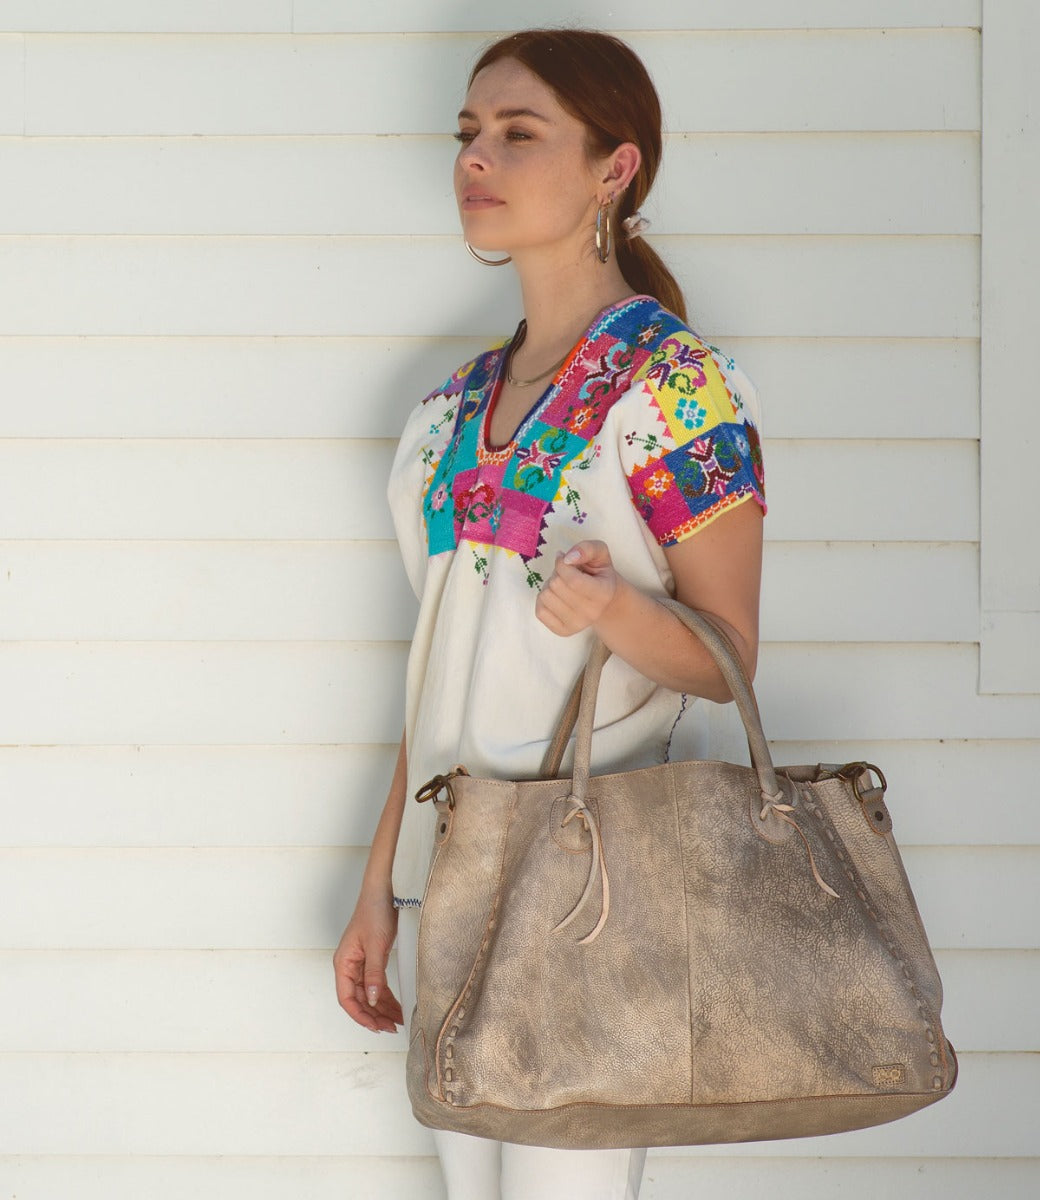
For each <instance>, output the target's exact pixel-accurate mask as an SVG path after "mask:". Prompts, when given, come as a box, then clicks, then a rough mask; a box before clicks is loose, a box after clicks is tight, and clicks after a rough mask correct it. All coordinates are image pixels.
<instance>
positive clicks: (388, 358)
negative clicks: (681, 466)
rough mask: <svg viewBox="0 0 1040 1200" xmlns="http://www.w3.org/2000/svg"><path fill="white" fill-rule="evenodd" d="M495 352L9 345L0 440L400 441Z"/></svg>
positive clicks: (123, 342)
mask: <svg viewBox="0 0 1040 1200" xmlns="http://www.w3.org/2000/svg"><path fill="white" fill-rule="evenodd" d="M490 341H491V339H489V338H487V337H476V338H473V337H468V338H443V339H441V338H387V337H371V338H336V337H328V338H326V337H296V338H292V337H261V338H252V337H248V338H218V337H198V338H191V337H169V338H164V337H116V338H110V337H89V338H81V337H72V338H61V337H57V338H56V337H49V336H46V335H41V336H38V337H26V338H0V434H2V436H5V437H68V438H75V437H89V438H94V437H221V438H225V437H248V438H255V437H261V438H264V437H268V438H285V437H288V438H298V437H304V438H309V437H315V438H343V437H359V438H372V437H376V438H393V439H395V440H396V438H397V436H398V434H399V433H400V432H401V429H402V428H403V427H404V423H405V420H406V419H407V416H408V414H409V412H410V411H411V410H412V409H413V408H414V407H415V405H416V404H417V403H418V402H419V400H421V399H422V397H423V396H425V395H426V393H427V392H429V391H431V390H432V389H433V388H434V387H436V386H438V385H439V384H440V383H441V382H442V381H443V380H445V379H447V377H448V376H449V375H450V374H451V373H452V371H454V370H455V368H456V367H458V366H459V365H460V364H461V363H463V362H466V361H467V359H470V358H473V357H475V356H476V355H477V354H479V353H480V352H481V351H482V350H484V349H485V348H486V347H487V346H488V345H489V344H490ZM957 344H958V343H953V345H957ZM928 357H931V358H939V357H940V356H939V355H938V354H936V355H929V356H928ZM942 357H943V358H946V357H947V356H946V355H942ZM935 367H936V370H939V371H942V370H943V368H942V367H941V366H940V365H939V363H938V362H936V364H935ZM953 373H954V372H953V371H952V370H947V371H946V372H945V374H946V375H952V374H953Z"/></svg>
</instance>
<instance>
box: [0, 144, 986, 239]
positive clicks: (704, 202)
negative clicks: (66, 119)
mask: <svg viewBox="0 0 1040 1200" xmlns="http://www.w3.org/2000/svg"><path fill="white" fill-rule="evenodd" d="M454 152H455V145H454V143H453V142H451V141H450V140H449V139H448V137H447V135H446V134H445V135H441V136H437V137H428V136H427V137H417V136H404V137H394V138H381V137H372V136H354V137H347V136H342V137H337V136H318V137H297V138H287V137H219V136H218V137H162V138H147V137H114V138H113V137H88V138H66V137H54V138H9V139H5V140H4V141H3V142H2V143H0V154H2V155H3V158H4V160H5V161H6V163H7V164H8V169H9V171H10V176H9V178H10V180H11V183H12V186H9V187H7V188H4V189H3V191H2V192H0V232H2V233H8V234H16V233H21V234H27V233H37V234H64V233H69V234H84V233H98V234H108V233H123V234H181V235H183V234H205V235H217V234H282V235H299V234H312V235H313V234H347V235H358V236H365V235H369V236H379V235H384V236H385V235H426V234H443V235H445V236H451V235H453V234H457V233H458V228H459V223H458V216H457V213H456V209H455V204H454V202H453V199H452V194H451V164H452V159H453V156H454ZM348 161H349V162H350V164H351V169H350V171H344V169H343V164H344V162H348ZM664 163H665V166H664V169H663V170H662V173H661V176H660V178H659V181H658V183H657V184H656V186H655V189H654V192H653V193H652V196H651V199H650V200H649V201H648V202H647V203H644V205H643V211H644V213H646V214H647V215H648V216H649V217H650V218H651V220H652V222H653V228H654V229H655V231H659V232H661V233H687V234H715V233H719V234H729V233H738V234H752V233H761V234H803V233H809V232H811V233H814V234H902V235H906V234H914V233H921V234H977V233H978V232H979V225H980V214H979V139H978V136H977V135H976V134H973V133H945V134H941V133H916V134H915V133H891V134H884V133H863V134H850V133H841V134H832V133H817V134H806V133H779V134H778V133H773V134H740V135H734V134H685V135H683V134H676V135H673V136H671V137H669V138H668V139H667V140H666V144H665V150H664ZM359 178H363V179H368V180H372V181H373V184H372V186H373V187H377V188H378V190H379V195H380V203H379V204H378V205H373V204H372V203H371V191H370V189H369V188H359V187H358V186H357V180H358V179H359ZM763 178H766V179H769V180H770V186H769V187H768V188H763V187H762V186H761V181H762V179H763ZM417 179H418V180H423V181H424V186H423V187H422V188H417V187H416V186H415V181H416V180H417ZM892 179H898V180H899V188H898V189H897V190H896V191H895V192H894V193H893V190H892V187H891V180H892ZM691 195H696V196H697V204H696V205H693V204H691V203H690V196H691Z"/></svg>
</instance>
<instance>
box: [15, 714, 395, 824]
mask: <svg viewBox="0 0 1040 1200" xmlns="http://www.w3.org/2000/svg"><path fill="white" fill-rule="evenodd" d="M398 737H400V733H398ZM396 758H397V747H396V745H387V746H369V745H345V746H332V745H330V746H317V745H312V746H140V745H138V746H5V747H0V811H2V814H3V816H2V819H0V841H2V843H3V844H4V845H7V846H52V847H55V846H240V845H241V844H242V843H243V841H246V842H248V843H249V845H251V846H272V847H277V846H367V845H368V844H369V843H370V842H371V840H372V835H373V833H374V832H375V827H376V822H377V820H378V818H379V814H380V812H381V811H382V806H383V800H384V798H385V796H386V793H387V789H388V787H389V785H390V777H391V775H392V774H393V769H394V762H395V760H396Z"/></svg>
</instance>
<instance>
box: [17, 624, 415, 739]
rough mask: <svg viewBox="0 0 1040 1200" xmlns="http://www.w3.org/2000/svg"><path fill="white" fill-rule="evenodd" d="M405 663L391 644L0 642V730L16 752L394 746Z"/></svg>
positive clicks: (399, 648) (402, 650)
mask: <svg viewBox="0 0 1040 1200" xmlns="http://www.w3.org/2000/svg"><path fill="white" fill-rule="evenodd" d="M404 666H405V648H404V647H403V646H401V645H397V644H394V645H389V644H385V643H382V644H379V643H377V644H372V643H365V642H358V643H340V642H238V643H232V642H188V643H183V644H180V645H177V644H174V643H153V642H118V643H102V642H87V643H64V644H62V643H54V642H50V643H48V642H21V643H19V642H14V643H10V644H4V643H0V667H2V670H0V677H2V678H3V679H4V681H5V686H4V690H3V692H0V727H2V728H3V729H4V737H5V740H6V741H7V742H8V743H9V744H16V745H17V744H19V743H25V744H28V745H44V744H46V745H51V744H55V743H57V744H70V745H75V744H101V745H111V744H117V745H124V744H127V743H140V742H148V743H159V744H171V743H185V742H186V743H189V744H192V745H223V744H228V743H232V744H233V743H260V744H262V745H266V744H275V745H284V744H287V743H297V742H319V743H333V744H338V743H341V742H362V743H365V742H374V743H388V742H393V741H398V740H399V739H400V730H401V723H402V714H403V712H404V707H403V706H404Z"/></svg>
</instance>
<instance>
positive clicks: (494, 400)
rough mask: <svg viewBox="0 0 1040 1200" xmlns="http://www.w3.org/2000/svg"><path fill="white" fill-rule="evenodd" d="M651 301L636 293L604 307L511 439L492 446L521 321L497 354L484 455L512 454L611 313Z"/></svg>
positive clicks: (484, 433) (482, 432)
mask: <svg viewBox="0 0 1040 1200" xmlns="http://www.w3.org/2000/svg"><path fill="white" fill-rule="evenodd" d="M652 299H653V297H652V296H644V295H641V294H633V295H631V296H626V297H625V298H624V299H623V300H616V301H615V302H614V303H613V304H608V305H607V307H606V308H601V309H600V311H599V312H598V313H597V314H596V315H595V317H593V319H592V322H591V324H590V325H589V326H588V327H587V328H586V329H585V332H584V333H583V334H582V335H581V337H579V338H578V340H577V341H576V342H575V343H574V345H573V346H572V347H571V349H570V351H569V352H568V354H567V357H566V358H565V359H564V360H563V362H562V363H561V364H560V365H559V366H558V367H557V368H556V370H555V371H554V372H553V376H552V378H551V379H550V380H549V382H548V383H547V384H546V386H545V387H544V388H543V389H542V391H541V392H540V393H539V395H538V398H537V399H536V400H535V401H534V403H533V404H532V405H531V407H530V408H528V410H527V412H526V413H524V415H523V416H522V417H521V418H520V420H519V422H518V423H517V426H516V428H515V429H514V430H513V433H512V436H511V437H510V438H509V440H508V441H506V442H503V443H502V444H501V445H499V446H493V445H492V444H491V419H492V417H493V416H494V413H495V406H496V405H497V404H498V397H499V395H500V393H501V391H502V383H503V380H504V378H505V369H506V363H507V362H508V361H509V353H510V351H511V349H512V347H513V343H514V342H515V341H516V339H517V336H518V335H519V333H520V329H521V326H522V325H523V323H524V318H521V320H520V323H519V324H518V325H517V327H516V331H515V332H514V334H513V336H512V337H511V338H510V339H509V341H508V342H506V343H505V345H504V346H502V348H501V350H500V351H499V354H498V362H497V364H496V366H495V377H494V381H493V383H492V385H491V394H490V395H489V396H488V400H487V404H486V405H485V406H484V417H483V420H482V422H481V428H480V443H481V446H482V448H483V450H484V452H485V453H487V454H494V455H501V454H503V453H505V452H507V451H511V450H512V449H513V448H514V446H515V445H516V440H517V436H518V434H519V433H520V431H521V430H522V429H524V428H526V426H527V425H528V423H529V422H530V421H531V420H532V418H533V417H534V415H535V414H536V413H537V412H538V410H539V409H540V408H542V407H543V406H544V404H545V403H546V398H547V397H548V396H549V394H550V392H553V391H554V390H555V389H556V387H557V386H558V384H559V382H560V379H561V377H562V376H563V375H565V374H566V373H567V370H568V368H569V367H570V365H571V362H572V361H573V360H574V357H575V356H576V355H577V354H578V353H579V352H580V351H581V350H582V349H583V347H584V346H585V345H586V343H587V342H589V341H590V340H591V339H592V337H593V335H594V334H595V333H596V331H597V329H598V328H599V326H600V325H601V324H602V323H603V321H604V320H605V319H606V317H607V316H608V315H609V314H610V313H612V312H614V311H615V310H616V309H619V308H622V307H624V306H626V305H629V304H634V303H635V302H636V301H640V300H652Z"/></svg>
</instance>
